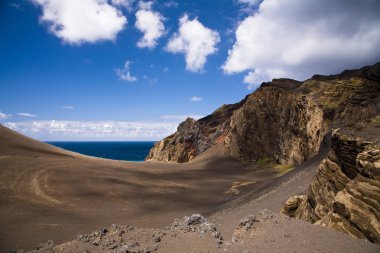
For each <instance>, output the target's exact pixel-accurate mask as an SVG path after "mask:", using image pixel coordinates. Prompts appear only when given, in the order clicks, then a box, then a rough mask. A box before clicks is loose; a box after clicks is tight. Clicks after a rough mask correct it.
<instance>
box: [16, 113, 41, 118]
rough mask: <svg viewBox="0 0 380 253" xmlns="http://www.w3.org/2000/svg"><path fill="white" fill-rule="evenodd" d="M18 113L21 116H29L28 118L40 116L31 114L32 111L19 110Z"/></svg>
mask: <svg viewBox="0 0 380 253" xmlns="http://www.w3.org/2000/svg"><path fill="white" fill-rule="evenodd" d="M17 115H18V116H21V117H28V118H36V117H38V116H37V115H35V114H31V113H27V112H19V113H17Z"/></svg>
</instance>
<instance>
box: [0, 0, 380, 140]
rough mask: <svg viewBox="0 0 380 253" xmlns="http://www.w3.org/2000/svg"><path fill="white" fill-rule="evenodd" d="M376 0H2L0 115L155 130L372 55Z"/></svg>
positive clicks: (68, 131) (49, 125) (58, 131)
mask: <svg viewBox="0 0 380 253" xmlns="http://www.w3.org/2000/svg"><path fill="white" fill-rule="evenodd" d="M378 13H380V1H377V0H362V1H356V0H335V1H331V0H304V1H296V0H263V1H262V0H195V1H179V0H177V1H175V0H156V1H138V0H81V1H78V0H19V1H16V0H2V1H1V3H0V32H1V36H0V124H3V125H5V126H7V127H9V128H11V129H14V130H16V131H18V132H21V133H23V134H26V135H28V136H30V137H33V138H36V139H39V140H43V141H57V140H59V141H61V140H66V141H72V140H81V141H91V140H94V141H99V140H104V141H107V140H120V141H125V140H160V139H162V138H164V137H165V136H167V135H170V134H171V133H173V132H174V131H175V130H176V127H177V126H178V124H179V123H180V122H181V121H183V120H184V119H186V117H192V118H195V119H198V118H201V117H203V116H206V115H208V114H210V113H211V112H212V111H214V110H215V109H217V108H218V107H220V106H221V105H223V104H229V103H236V102H238V101H240V100H241V99H242V98H244V96H245V95H247V94H249V93H251V92H253V91H254V90H255V89H256V88H257V87H259V85H260V84H261V83H262V82H264V81H270V80H272V79H273V78H280V77H287V78H294V79H297V80H305V79H307V78H310V77H311V76H312V75H313V74H317V73H318V74H336V73H339V72H340V71H342V70H344V69H352V68H358V67H361V66H364V65H370V64H374V63H376V62H378V61H380V48H379V46H378V45H380V15H378Z"/></svg>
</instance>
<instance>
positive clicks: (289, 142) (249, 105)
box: [147, 63, 380, 165]
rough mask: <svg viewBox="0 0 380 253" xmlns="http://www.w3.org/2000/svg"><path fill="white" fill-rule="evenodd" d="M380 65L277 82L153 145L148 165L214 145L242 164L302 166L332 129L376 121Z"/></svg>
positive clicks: (191, 155)
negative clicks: (260, 162) (268, 162)
mask: <svg viewBox="0 0 380 253" xmlns="http://www.w3.org/2000/svg"><path fill="white" fill-rule="evenodd" d="M379 80H380V63H378V64H376V65H374V66H371V67H364V68H362V69H359V70H350V71H344V72H342V73H341V74H339V75H334V76H319V75H317V76H314V77H312V78H311V79H309V80H306V81H304V82H298V81H295V80H291V79H275V80H273V81H272V82H268V83H263V84H262V85H261V87H260V88H259V89H257V90H256V91H255V92H253V93H252V94H250V95H248V96H247V97H246V98H245V99H244V100H242V101H241V102H240V103H237V104H233V105H224V106H222V107H221V108H219V109H218V110H216V111H215V112H214V113H213V114H211V115H209V116H207V117H205V118H203V119H200V120H198V121H195V120H193V119H187V120H186V121H185V122H183V123H181V124H180V126H179V127H178V129H177V132H176V133H174V134H173V135H171V136H169V137H167V138H165V139H164V140H162V141H160V142H158V143H156V145H155V146H154V147H153V148H152V150H151V151H150V153H149V155H148V157H147V160H149V159H153V160H159V161H173V162H188V161H190V160H192V159H194V158H195V157H197V156H198V155H200V154H202V153H203V152H204V151H206V150H207V149H209V148H210V147H211V146H212V145H215V144H217V143H221V142H222V143H223V144H224V146H225V151H226V153H227V154H228V155H229V156H231V157H233V158H235V159H237V160H239V161H241V162H255V161H256V160H258V159H261V158H264V157H265V158H270V159H272V160H274V161H276V162H278V163H281V164H294V165H297V164H300V163H301V162H303V161H305V160H307V159H309V158H311V157H312V156H314V155H315V154H316V153H317V152H318V150H319V146H320V144H321V142H322V141H323V137H324V135H325V134H326V133H328V132H329V131H330V129H331V126H333V127H337V126H340V127H341V126H352V125H355V124H357V122H364V121H366V120H368V119H370V118H372V117H374V116H375V115H377V108H376V104H377V103H378V101H377V100H380V98H379V95H380V85H379Z"/></svg>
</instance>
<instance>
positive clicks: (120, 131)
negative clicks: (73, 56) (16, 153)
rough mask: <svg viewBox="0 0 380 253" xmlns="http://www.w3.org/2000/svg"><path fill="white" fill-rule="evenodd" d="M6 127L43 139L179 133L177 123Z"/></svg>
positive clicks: (27, 123) (58, 122)
mask: <svg viewBox="0 0 380 253" xmlns="http://www.w3.org/2000/svg"><path fill="white" fill-rule="evenodd" d="M4 125H5V126H6V127H9V128H11V129H13V130H15V131H17V132H20V133H22V134H25V135H27V136H30V137H32V138H36V139H40V140H160V139H162V138H164V137H166V136H168V135H170V134H172V133H174V132H175V131H176V128H177V126H178V121H168V122H166V121H165V122H164V121H63V120H46V121H24V122H6V123H4Z"/></svg>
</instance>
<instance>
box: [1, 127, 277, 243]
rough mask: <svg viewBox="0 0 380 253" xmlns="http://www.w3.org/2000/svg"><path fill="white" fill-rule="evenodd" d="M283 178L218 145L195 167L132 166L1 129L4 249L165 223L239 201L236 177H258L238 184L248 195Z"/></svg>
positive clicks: (195, 164) (243, 178) (240, 178)
mask: <svg viewBox="0 0 380 253" xmlns="http://www.w3.org/2000/svg"><path fill="white" fill-rule="evenodd" d="M277 176H278V174H277V173H276V172H275V171H273V170H261V171H256V170H253V169H252V168H250V167H249V166H245V165H241V164H239V163H237V162H235V161H233V160H230V159H228V158H225V157H223V155H222V154H221V152H220V150H218V148H215V149H214V150H210V152H209V153H208V154H205V155H204V156H203V157H202V158H200V159H198V160H197V161H194V162H192V163H189V164H174V163H173V164H166V163H154V162H148V163H128V162H119V161H112V160H106V159H97V158H92V157H87V156H83V155H79V154H75V153H72V152H68V151H64V150H62V149H59V148H55V147H52V146H50V145H48V144H45V143H41V142H38V141H35V140H32V139H30V138H27V137H25V136H22V135H20V134H17V133H15V132H13V131H11V130H9V129H7V128H5V127H3V126H0V224H1V226H0V249H1V250H5V249H10V248H22V249H31V248H33V247H34V246H35V245H36V244H37V243H38V242H44V241H47V240H49V239H50V240H53V241H55V242H56V243H60V242H63V241H68V240H71V239H72V238H75V237H76V235H77V234H79V233H89V232H91V231H93V230H96V229H98V228H99V227H108V226H110V225H111V224H113V223H116V224H130V225H136V226H143V227H160V226H163V225H166V224H168V223H170V222H171V221H172V220H173V219H174V218H175V217H181V216H183V215H188V214H191V213H194V212H200V213H203V214H208V213H210V212H211V211H213V210H214V208H215V207H217V206H220V205H221V204H223V203H226V202H228V201H230V200H232V199H234V198H236V195H235V194H234V193H230V192H229V191H230V189H231V187H232V186H233V183H234V182H255V183H254V184H248V185H247V186H244V187H241V188H239V191H241V194H243V193H244V192H246V191H248V190H251V189H254V188H258V187H260V186H262V185H263V184H266V183H267V182H268V181H269V180H270V179H272V178H273V177H277ZM226 192H227V193H226Z"/></svg>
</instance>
